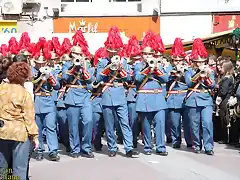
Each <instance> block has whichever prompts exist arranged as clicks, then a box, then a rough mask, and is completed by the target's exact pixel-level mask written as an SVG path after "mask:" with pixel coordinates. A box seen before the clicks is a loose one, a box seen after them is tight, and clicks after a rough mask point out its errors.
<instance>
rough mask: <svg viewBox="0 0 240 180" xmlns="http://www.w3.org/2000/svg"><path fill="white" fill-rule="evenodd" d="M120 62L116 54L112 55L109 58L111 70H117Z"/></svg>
mask: <svg viewBox="0 0 240 180" xmlns="http://www.w3.org/2000/svg"><path fill="white" fill-rule="evenodd" d="M120 63H121V57H120V56H118V55H116V56H113V57H112V58H111V65H110V69H111V70H112V71H117V70H118V69H119V66H120Z"/></svg>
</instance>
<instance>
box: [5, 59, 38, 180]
mask: <svg viewBox="0 0 240 180" xmlns="http://www.w3.org/2000/svg"><path fill="white" fill-rule="evenodd" d="M30 72H31V69H30V67H29V66H28V64H27V63H25V62H16V63H13V64H12V65H11V66H10V67H9V68H8V70H7V79H8V81H9V83H3V84H1V85H0V121H1V124H2V127H0V155H1V156H2V157H3V159H1V161H0V172H5V173H7V172H6V169H8V168H9V165H11V164H12V175H13V176H14V177H15V178H20V179H21V180H26V176H27V167H28V155H29V146H30V141H29V137H31V138H32V139H33V142H34V145H35V148H36V147H38V144H39V142H38V128H37V125H36V123H35V113H34V104H33V100H32V97H31V95H30V93H29V92H28V91H27V90H26V89H25V88H24V87H23V86H24V83H25V82H26V81H27V80H28V79H29V75H30ZM6 175H7V174H4V175H3V176H6Z"/></svg>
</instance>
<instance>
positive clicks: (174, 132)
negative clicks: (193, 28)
mask: <svg viewBox="0 0 240 180" xmlns="http://www.w3.org/2000/svg"><path fill="white" fill-rule="evenodd" d="M171 56H172V64H173V70H172V71H171V72H170V77H169V82H168V83H167V90H168V91H167V96H166V99H167V104H168V112H169V120H170V122H171V126H170V128H171V137H172V145H173V148H180V145H181V142H182V137H181V119H182V120H183V125H184V137H185V141H186V143H187V147H192V141H191V139H190V126H189V121H188V117H187V115H186V111H185V107H184V98H185V96H186V93H187V89H188V87H187V85H186V83H185V80H184V73H185V71H186V68H185V67H184V61H183V60H184V57H185V52H184V48H183V44H182V40H181V39H180V38H176V39H175V41H174V44H173V47H172V50H171Z"/></svg>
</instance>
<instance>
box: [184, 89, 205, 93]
mask: <svg viewBox="0 0 240 180" xmlns="http://www.w3.org/2000/svg"><path fill="white" fill-rule="evenodd" d="M188 90H189V91H193V92H198V93H208V90H205V89H194V88H188Z"/></svg>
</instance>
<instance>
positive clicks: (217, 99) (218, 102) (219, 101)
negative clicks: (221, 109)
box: [216, 97, 222, 106]
mask: <svg viewBox="0 0 240 180" xmlns="http://www.w3.org/2000/svg"><path fill="white" fill-rule="evenodd" d="M221 102H222V98H221V97H217V98H216V105H218V106H219V105H220V104H221Z"/></svg>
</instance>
